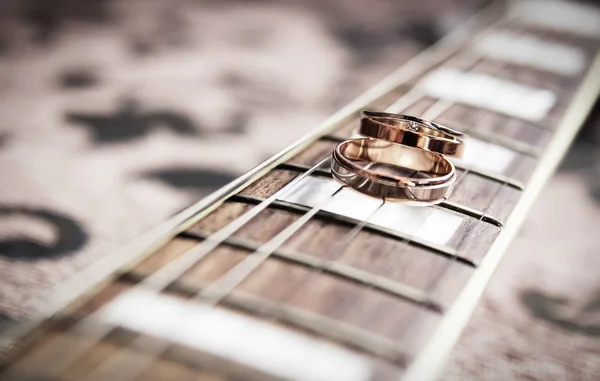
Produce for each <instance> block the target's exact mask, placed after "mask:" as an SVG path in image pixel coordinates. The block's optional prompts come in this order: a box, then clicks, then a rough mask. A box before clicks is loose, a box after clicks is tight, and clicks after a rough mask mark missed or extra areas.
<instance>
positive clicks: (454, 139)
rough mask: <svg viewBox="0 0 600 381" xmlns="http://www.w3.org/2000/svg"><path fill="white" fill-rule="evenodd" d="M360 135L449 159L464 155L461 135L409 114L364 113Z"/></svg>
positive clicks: (359, 130)
mask: <svg viewBox="0 0 600 381" xmlns="http://www.w3.org/2000/svg"><path fill="white" fill-rule="evenodd" d="M363 114H364V117H363V118H362V119H361V121H360V127H359V129H358V133H359V134H360V135H362V136H366V137H370V138H374V139H382V140H385V141H388V142H392V143H397V144H402V145H405V146H409V147H416V148H421V149H423V150H426V151H431V152H437V153H440V154H442V155H446V156H450V157H461V156H462V153H463V147H464V145H463V141H462V139H461V137H462V136H463V134H462V133H460V132H458V131H455V130H453V129H451V128H448V127H446V126H442V125H441V124H438V123H434V122H430V121H427V120H423V119H420V118H416V117H413V116H409V115H400V114H390V113H386V112H372V111H363Z"/></svg>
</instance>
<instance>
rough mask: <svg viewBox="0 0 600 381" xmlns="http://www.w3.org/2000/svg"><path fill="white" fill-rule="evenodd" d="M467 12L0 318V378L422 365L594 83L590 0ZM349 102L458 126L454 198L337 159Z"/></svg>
mask: <svg viewBox="0 0 600 381" xmlns="http://www.w3.org/2000/svg"><path fill="white" fill-rule="evenodd" d="M536 6H537V7H538V8H535V9H534V10H536V9H537V13H536V12H533V13H532V9H530V7H536ZM535 14H539V17H535ZM581 15H585V17H583V16H581ZM557 19H560V20H558V21H557ZM490 20H493V22H490ZM574 20H575V21H574ZM481 25H486V27H485V28H481ZM466 30H468V31H470V34H469V35H470V36H471V37H470V38H467V39H465V38H464V33H462V34H461V33H458V34H455V35H453V36H451V37H449V38H447V39H445V40H444V41H443V42H441V43H440V44H439V45H437V46H436V47H435V48H433V49H431V50H430V51H427V52H425V53H424V54H422V55H421V56H419V57H417V58H416V59H415V60H414V61H413V62H411V63H409V64H408V65H407V66H406V67H404V68H401V69H400V70H399V71H398V72H397V73H395V74H393V75H392V76H390V77H389V78H388V79H387V80H385V81H384V82H383V83H382V84H380V85H379V86H377V87H375V88H374V89H373V90H372V91H370V92H368V93H367V94H365V95H364V96H363V97H360V98H359V99H357V100H356V101H355V102H353V103H352V104H350V105H349V106H348V107H347V108H345V109H343V110H341V111H340V112H339V113H338V114H336V115H334V116H333V117H332V118H331V119H330V120H329V121H327V122H326V123H325V125H324V126H322V128H321V129H319V130H318V131H317V132H315V133H314V134H312V135H311V136H309V137H308V138H307V139H305V140H303V141H302V142H300V143H299V144H297V145H295V146H294V147H292V148H290V149H288V150H286V151H284V152H283V153H282V154H280V155H277V156H276V157H274V158H273V159H272V160H269V161H268V162H266V163H265V164H263V165H262V166H260V167H258V168H257V169H256V170H253V171H251V172H250V173H249V174H247V175H246V176H244V177H242V178H241V179H239V180H238V181H236V182H234V183H233V184H231V185H230V186H228V187H225V188H224V189H222V190H221V191H220V192H218V193H217V194H215V196H214V197H212V198H209V199H208V200H206V201H204V202H201V203H199V204H198V205H196V206H194V207H192V208H191V209H189V210H187V211H185V212H182V214H181V215H179V216H177V217H175V218H174V219H173V220H172V221H171V222H169V223H167V225H165V226H164V227H161V228H158V229H157V231H155V232H153V233H151V234H150V235H149V236H146V237H144V238H143V239H141V240H140V241H138V242H136V243H134V244H133V245H132V246H130V247H129V248H126V249H124V250H123V251H120V252H119V253H116V254H115V255H114V256H109V257H107V259H105V261H104V262H103V263H101V264H99V265H97V267H94V268H91V269H90V270H89V271H87V272H85V273H83V274H82V275H80V276H79V278H77V279H75V280H74V281H73V282H72V283H70V284H68V285H66V286H65V287H71V288H72V292H71V293H70V294H68V295H69V296H68V297H63V298H62V299H60V300H58V301H54V303H52V306H50V307H49V309H48V311H49V312H48V311H44V313H42V314H41V315H40V317H39V318H38V319H37V320H34V321H33V322H29V323H28V324H24V325H23V326H21V327H17V328H16V329H15V330H14V331H13V332H12V333H11V334H10V335H7V336H6V337H5V338H3V339H4V340H5V342H6V343H8V346H7V347H8V348H10V349H11V350H10V351H7V355H6V356H5V358H4V361H5V363H4V368H3V371H4V372H3V373H0V379H1V380H4V379H6V380H9V379H36V378H44V379H57V380H58V379H60V380H71V379H77V380H105V379H111V378H112V379H119V380H142V379H143V380H153V379H156V380H159V379H180V378H181V379H197V378H201V379H215V380H220V379H235V378H243V379H302V380H348V381H352V380H356V381H363V380H371V379H373V380H388V379H402V377H404V379H407V380H419V381H421V380H426V379H432V378H433V377H435V376H436V375H437V374H438V373H439V371H440V370H441V369H442V365H443V359H444V358H445V357H446V356H447V355H448V353H449V351H450V350H451V348H452V345H453V343H454V342H455V341H456V340H457V339H458V337H459V335H460V332H461V330H462V328H463V327H464V325H465V324H466V322H467V320H468V317H469V314H470V312H471V311H472V309H473V308H474V306H475V304H476V302H477V299H478V298H479V296H480V295H481V293H482V292H483V289H484V287H485V283H486V282H487V281H488V280H489V278H490V277H491V275H492V273H493V270H494V268H495V267H496V265H497V264H498V262H499V260H500V259H501V257H502V252H503V251H504V249H505V248H506V246H507V245H508V243H509V242H510V240H511V238H512V237H513V236H514V234H515V233H516V231H517V230H518V228H519V225H520V223H521V222H522V220H523V218H524V217H525V215H526V212H527V208H528V207H529V205H531V203H532V202H533V200H534V198H535V196H536V194H537V193H538V192H539V191H540V189H541V187H542V186H543V184H544V182H545V181H546V180H547V179H548V177H549V176H550V175H551V173H552V171H553V169H554V167H555V166H556V165H557V163H558V162H559V160H560V158H561V157H562V155H563V154H564V152H565V150H566V149H567V147H568V145H569V144H570V142H571V140H572V139H573V138H574V136H575V134H576V132H577V129H578V128H579V127H580V126H581V124H582V123H583V122H584V120H585V117H586V115H587V114H588V113H589V111H590V109H591V107H592V106H593V104H594V102H595V100H596V97H597V95H598V91H599V90H600V56H599V55H598V46H599V42H600V10H599V9H596V8H592V7H589V6H583V5H576V4H572V3H562V2H558V3H556V4H553V5H549V4H548V2H527V3H525V4H522V3H516V4H515V5H513V7H511V8H510V9H508V10H506V11H505V10H499V9H497V8H491V9H490V10H488V11H487V13H485V14H484V15H481V16H479V18H478V19H476V20H475V21H474V23H473V24H470V25H469V26H467V27H466ZM459 35H460V36H463V38H462V39H461V40H459V39H458V37H457V36H459ZM362 109H370V110H380V111H381V110H387V111H390V112H400V113H405V114H411V115H415V116H420V117H423V118H425V119H432V120H435V121H437V122H440V123H442V124H445V125H448V126H450V127H453V128H456V129H459V130H461V131H463V132H465V133H467V134H468V135H469V137H468V139H467V140H466V151H465V155H464V157H463V158H462V159H461V160H455V161H454V162H455V165H456V167H457V172H458V175H457V181H456V186H455V188H454V191H453V193H452V195H451V197H450V198H449V199H448V200H446V201H444V202H442V203H441V204H439V205H436V206H431V207H425V208H415V207H411V206H407V205H404V204H401V203H389V202H385V201H384V200H377V199H373V198H369V197H367V196H364V195H362V194H359V193H357V192H354V191H352V190H350V189H347V188H343V187H341V186H340V184H339V183H337V182H335V181H334V180H333V179H332V177H331V173H330V170H329V155H330V153H331V151H332V149H333V148H334V147H335V145H336V144H337V143H339V142H340V141H343V140H345V139H348V138H350V137H352V136H354V134H355V129H356V127H357V123H358V118H359V117H360V110H362ZM89 274H93V275H89ZM88 275H89V277H88ZM82 280H83V282H82ZM92 286H94V288H93V289H90V290H92V291H88V292H87V296H86V297H81V295H82V294H83V292H84V291H87V289H88V288H90V287H92ZM61 295H64V293H63V294H61ZM49 313H51V314H54V318H53V319H50V316H49V315H48V314H49ZM42 321H43V323H42V324H37V323H40V322H42ZM17 340H19V341H18V342H17ZM16 344H20V345H16ZM11 377H12V378H11ZM202 377H204V378H202Z"/></svg>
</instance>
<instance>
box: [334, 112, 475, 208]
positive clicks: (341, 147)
mask: <svg viewBox="0 0 600 381" xmlns="http://www.w3.org/2000/svg"><path fill="white" fill-rule="evenodd" d="M363 114H364V116H363V118H362V119H361V121H360V127H359V130H358V133H359V134H360V135H361V136H364V137H363V138H357V139H350V140H347V141H345V142H342V143H340V144H338V146H337V147H336V148H335V150H334V151H333V153H332V160H331V172H332V174H333V177H334V178H335V179H336V180H338V181H340V182H341V183H343V184H344V185H348V186H350V187H351V188H353V189H355V190H357V191H359V192H361V193H364V194H367V195H369V196H373V197H378V198H383V199H385V200H388V201H410V202H412V203H416V204H419V205H422V204H436V203H439V202H442V201H443V200H445V199H447V198H448V196H449V194H450V192H451V189H452V186H453V184H454V182H455V181H456V170H455V168H454V165H453V164H452V162H450V161H449V160H448V159H447V157H461V156H462V152H463V149H464V144H463V136H464V135H463V134H462V133H460V132H458V131H455V130H453V129H450V128H448V127H445V126H442V125H440V124H437V123H434V122H430V121H426V120H423V119H420V118H416V117H413V116H408V115H399V114H390V113H384V112H370V111H363Z"/></svg>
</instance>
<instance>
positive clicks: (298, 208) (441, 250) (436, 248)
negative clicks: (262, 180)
mask: <svg viewBox="0 0 600 381" xmlns="http://www.w3.org/2000/svg"><path fill="white" fill-rule="evenodd" d="M228 201H232V202H243V203H248V204H257V203H260V202H261V201H262V198H260V197H253V196H245V195H234V196H231V197H230V198H229V199H228ZM271 205H272V206H271V207H272V208H278V209H281V210H287V211H293V212H296V213H305V212H306V211H307V210H310V209H311V208H310V207H308V206H304V205H298V204H293V203H291V202H287V201H281V200H276V201H274V202H273V203H272V204H271ZM316 215H317V216H319V217H324V218H328V219H331V220H334V221H336V222H339V223H343V224H347V225H351V226H354V225H356V224H357V223H360V222H361V221H359V220H356V219H354V218H351V217H347V216H342V215H339V214H334V213H330V212H327V211H324V210H321V211H319V213H317V214H316ZM364 229H365V230H366V231H370V232H373V233H376V234H381V235H383V236H387V237H392V238H396V239H399V240H405V241H409V242H410V243H411V244H414V245H416V246H420V247H423V248H426V249H429V250H431V251H432V252H433V253H434V254H440V255H443V256H445V257H448V258H454V257H456V260H457V261H458V262H461V263H464V264H466V265H467V266H470V267H477V265H476V264H475V262H473V261H472V260H471V259H469V258H467V257H465V256H464V255H461V254H459V253H458V252H457V251H456V250H455V249H453V248H451V247H447V246H443V245H437V244H434V243H431V242H427V241H425V240H422V239H420V238H417V237H414V236H410V235H408V234H404V233H401V232H398V231H396V230H392V229H388V228H384V227H381V226H378V225H374V224H371V223H368V222H367V223H366V225H365V227H364Z"/></svg>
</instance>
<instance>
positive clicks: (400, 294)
mask: <svg viewBox="0 0 600 381" xmlns="http://www.w3.org/2000/svg"><path fill="white" fill-rule="evenodd" d="M208 235H209V233H204V232H190V231H186V232H182V233H180V234H179V237H182V238H192V239H196V240H204V239H206V237H208ZM223 244H225V245H229V246H231V247H235V248H239V249H243V250H246V251H250V252H253V251H255V250H258V248H259V247H260V246H261V243H259V242H256V241H253V240H250V239H246V238H240V237H235V236H234V237H230V238H227V239H226V240H225V241H223ZM271 255H272V256H273V257H275V258H279V259H283V260H285V261H289V262H291V263H295V264H298V265H302V266H305V267H310V268H315V269H318V270H320V271H323V272H325V273H328V274H331V275H334V276H337V277H340V278H342V279H346V280H349V281H352V282H355V283H358V284H363V285H370V286H372V287H373V288H375V289H376V290H378V291H381V292H384V293H386V294H389V295H393V296H395V297H397V298H401V299H403V300H406V301H409V302H412V303H417V304H420V305H423V306H424V307H426V308H428V309H430V310H432V311H435V312H442V311H443V307H442V306H441V305H439V304H437V303H436V302H434V301H433V300H430V299H429V298H428V297H427V296H426V295H425V294H424V293H423V292H422V291H420V290H418V289H416V288H414V287H411V286H409V285H406V284H404V283H402V282H397V281H395V280H393V279H391V278H388V277H384V276H380V275H376V274H373V273H371V272H368V271H364V270H361V269H357V268H355V267H352V266H349V265H345V264H343V263H338V262H334V261H331V260H328V259H323V258H319V257H316V256H314V255H310V254H305V253H302V252H299V251H296V250H293V249H288V248H285V247H281V248H278V249H276V250H274V251H273V253H272V254H271ZM130 274H131V273H130V272H128V273H126V274H125V275H124V276H126V277H129V276H130ZM144 276H145V275H144V274H137V273H134V274H133V277H135V278H139V279H142V278H143V277H144Z"/></svg>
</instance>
